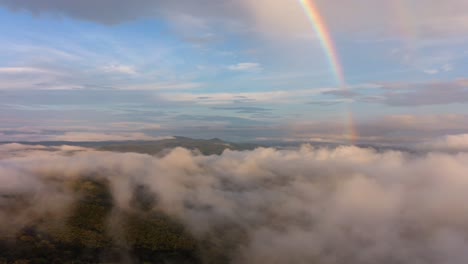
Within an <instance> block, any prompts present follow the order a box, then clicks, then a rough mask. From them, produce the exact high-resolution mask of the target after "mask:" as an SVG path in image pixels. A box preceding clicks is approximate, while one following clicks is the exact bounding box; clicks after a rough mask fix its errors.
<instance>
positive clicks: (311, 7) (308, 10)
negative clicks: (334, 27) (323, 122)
mask: <svg viewBox="0 0 468 264" xmlns="http://www.w3.org/2000/svg"><path fill="white" fill-rule="evenodd" d="M299 3H300V5H301V6H302V8H303V9H304V12H305V14H306V16H307V18H308V19H309V21H310V23H311V24H312V27H313V29H314V31H315V34H316V35H317V37H318V39H319V40H320V43H321V46H322V48H323V51H324V52H325V55H326V56H327V59H328V61H329V64H330V67H331V69H332V72H333V74H334V75H335V77H336V79H337V81H338V85H339V87H340V89H343V90H344V91H347V90H348V85H347V84H346V78H345V74H344V70H343V66H342V65H341V61H340V57H339V55H338V52H337V50H336V47H335V43H334V42H333V39H332V37H331V35H330V32H329V31H328V29H327V26H326V23H325V21H324V19H323V18H322V16H321V15H320V12H319V9H318V8H317V5H316V4H315V2H314V0H299ZM347 118H348V120H347V123H348V124H347V130H348V137H349V141H350V142H351V143H352V144H355V143H356V140H357V139H358V137H359V134H358V132H357V129H356V128H355V125H354V119H353V114H352V112H351V111H350V110H348V117H347Z"/></svg>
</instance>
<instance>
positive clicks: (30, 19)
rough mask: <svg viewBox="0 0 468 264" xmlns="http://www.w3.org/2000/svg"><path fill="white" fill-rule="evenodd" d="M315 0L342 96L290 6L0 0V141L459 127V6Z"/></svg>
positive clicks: (466, 61)
mask: <svg viewBox="0 0 468 264" xmlns="http://www.w3.org/2000/svg"><path fill="white" fill-rule="evenodd" d="M315 2H316V4H317V6H318V8H319V10H320V12H321V14H322V16H323V17H324V19H325V20H326V22H327V25H328V29H329V31H330V33H331V35H332V36H333V40H334V42H335V44H336V46H337V51H338V53H339V56H340V58H341V63H342V66H343V68H344V71H345V75H346V81H347V84H348V86H349V89H348V92H343V90H342V89H341V88H340V87H338V83H337V80H336V77H335V76H334V73H333V71H332V70H331V68H330V65H329V63H328V61H327V57H326V54H324V51H323V49H322V46H321V44H320V40H319V39H318V37H317V36H316V34H315V33H314V30H313V27H312V25H311V24H310V23H309V22H308V20H307V18H306V16H305V14H304V12H303V10H302V9H301V6H300V5H299V3H298V1H293V0H272V1H266V0H258V1H253V0H239V1H228V0H226V1H216V0H198V1H186V0H181V1H166V0H158V1H148V0H139V1H109V0H103V1H90V0H84V1H80V2H79V3H78V2H76V1H63V0H62V1H59V0H35V1H32V0H29V1H28V0H0V111H1V112H0V122H1V125H0V141H1V140H12V141H16V140H86V139H90V140H96V139H102V140H106V139H157V138H160V137H166V136H173V135H183V136H192V137H199V138H211V137H219V138H223V139H228V140H235V141H257V140H266V139H274V140H306V141H307V140H323V141H338V142H346V141H347V139H348V138H349V137H348V136H347V134H348V133H349V121H348V114H349V112H352V113H353V117H354V120H353V125H354V126H355V127H356V129H357V130H358V132H359V142H362V143H366V142H373V143H382V144H390V143H400V144H401V143H405V142H415V141H421V140H426V139H430V138H432V137H438V136H443V135H446V134H459V133H464V132H466V130H467V129H468V122H467V120H468V111H467V109H468V108H467V107H466V104H467V102H468V78H467V76H466V75H467V70H468V48H467V44H468V37H467V36H468V34H467V33H468V26H466V25H468V3H467V2H466V1H464V0H449V1H443V2H442V1H433V0H424V1H423V0H411V1H385V3H382V2H380V1H371V0H353V1H348V2H346V3H344V4H343V3H342V1H338V0H328V1H325V0H316V1H315ZM377 2H379V3H377Z"/></svg>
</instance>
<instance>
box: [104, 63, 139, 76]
mask: <svg viewBox="0 0 468 264" xmlns="http://www.w3.org/2000/svg"><path fill="white" fill-rule="evenodd" d="M102 70H103V71H104V72H106V73H120V74H126V75H136V74H137V71H136V70H135V68H134V67H133V66H130V65H122V64H109V65H107V66H104V67H102Z"/></svg>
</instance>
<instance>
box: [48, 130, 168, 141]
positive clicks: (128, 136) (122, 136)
mask: <svg viewBox="0 0 468 264" xmlns="http://www.w3.org/2000/svg"><path fill="white" fill-rule="evenodd" d="M169 138H172V137H153V136H148V135H146V134H144V133H139V132H134V133H88V132H65V134H63V135H57V136H55V137H53V138H52V139H51V140H58V141H74V142H79V141H83V142H87V141H126V140H161V139H169Z"/></svg>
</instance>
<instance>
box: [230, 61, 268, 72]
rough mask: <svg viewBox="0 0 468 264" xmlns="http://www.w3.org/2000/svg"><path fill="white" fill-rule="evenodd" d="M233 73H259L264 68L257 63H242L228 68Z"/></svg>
mask: <svg viewBox="0 0 468 264" xmlns="http://www.w3.org/2000/svg"><path fill="white" fill-rule="evenodd" d="M227 68H228V69H229V70H231V71H238V72H258V71H261V70H262V66H261V65H260V64H259V63H256V62H241V63H237V64H233V65H230V66H228V67H227Z"/></svg>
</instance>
